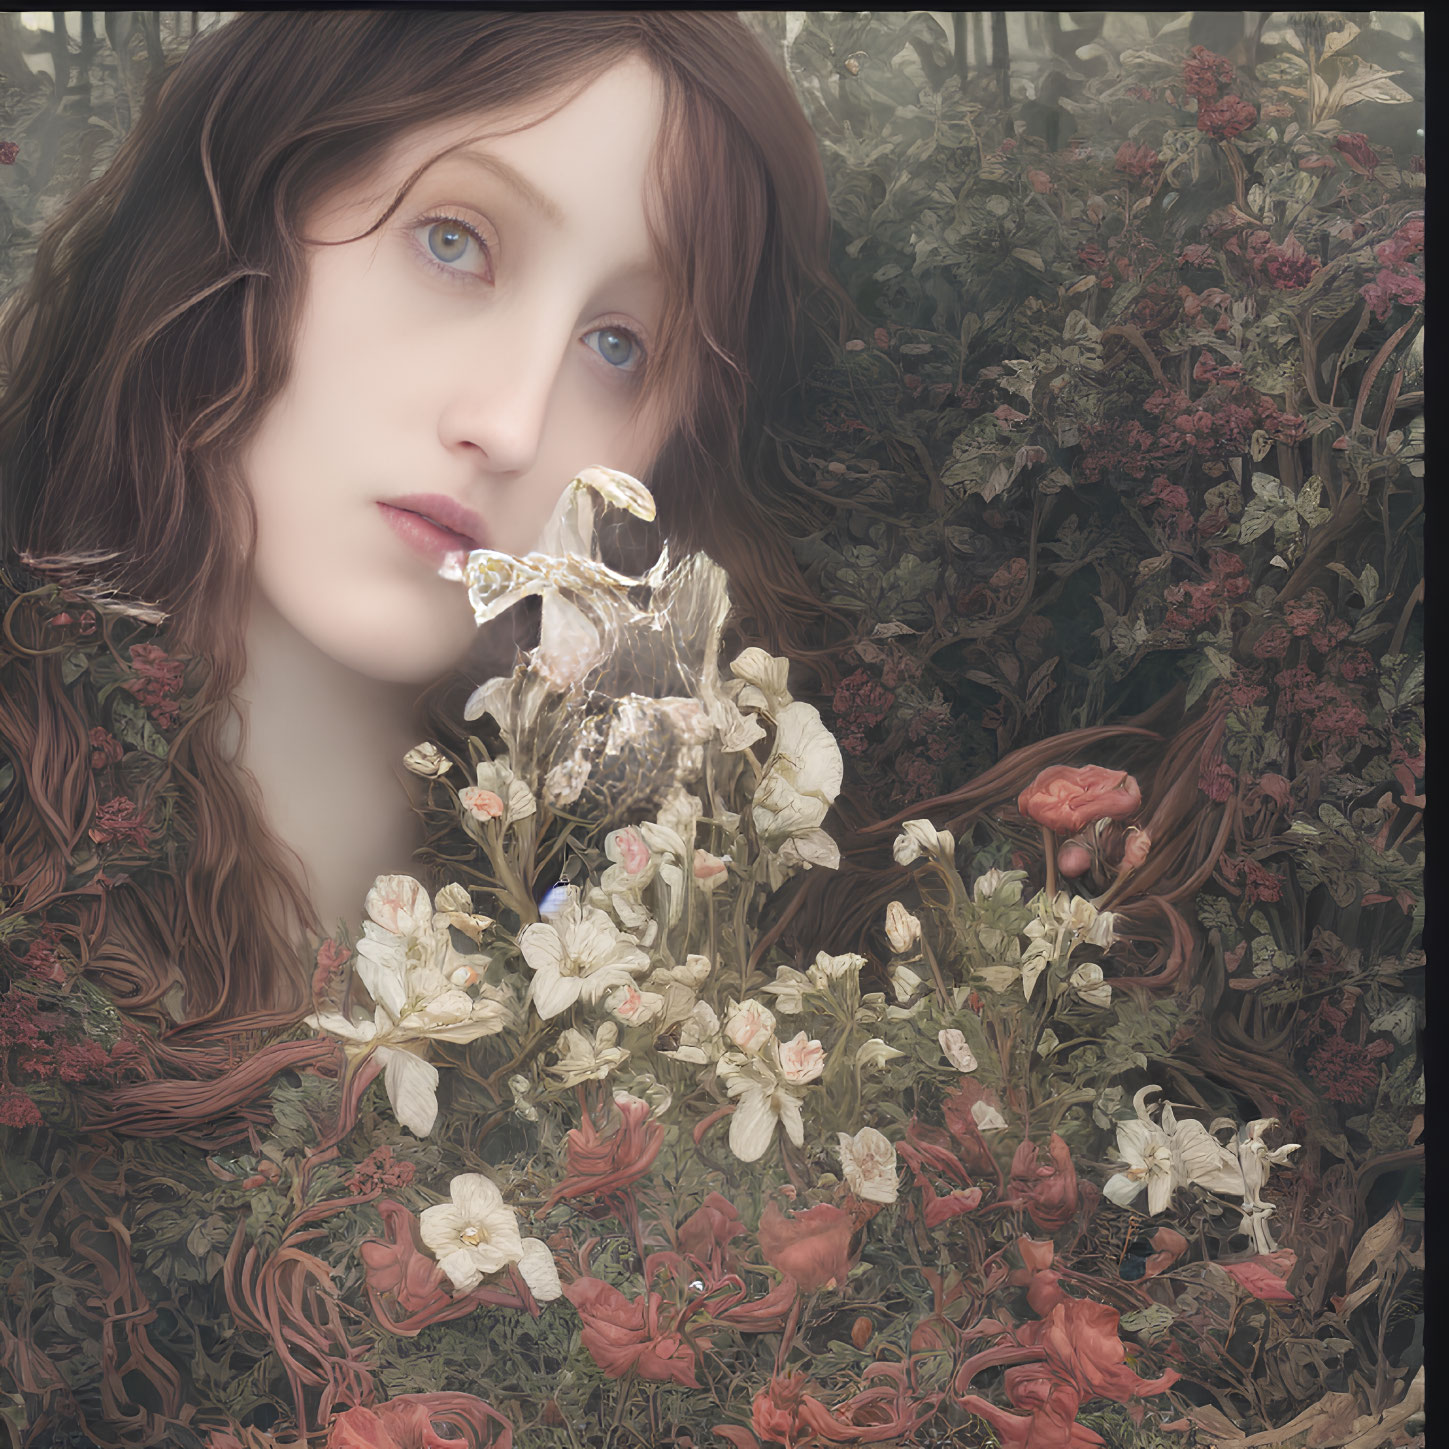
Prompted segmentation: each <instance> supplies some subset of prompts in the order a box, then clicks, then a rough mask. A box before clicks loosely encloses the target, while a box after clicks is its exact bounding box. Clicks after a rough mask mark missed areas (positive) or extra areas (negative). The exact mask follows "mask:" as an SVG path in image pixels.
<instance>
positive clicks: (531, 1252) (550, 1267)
mask: <svg viewBox="0 0 1449 1449" xmlns="http://www.w3.org/2000/svg"><path fill="white" fill-rule="evenodd" d="M518 1275H519V1277H520V1278H522V1279H523V1281H524V1282H525V1283H526V1284H527V1285H528V1291H529V1292H530V1293H532V1294H533V1298H534V1302H536V1303H549V1302H551V1301H552V1300H553V1299H555V1298H562V1297H563V1284H562V1283H560V1282H559V1279H558V1265H557V1264H556V1263H555V1262H554V1260H553V1253H552V1251H551V1250H550V1248H549V1246H548V1244H547V1243H545V1242H544V1241H543V1239H542V1238H525V1239H524V1240H523V1253H522V1255H521V1256H520V1257H519V1259H518Z"/></svg>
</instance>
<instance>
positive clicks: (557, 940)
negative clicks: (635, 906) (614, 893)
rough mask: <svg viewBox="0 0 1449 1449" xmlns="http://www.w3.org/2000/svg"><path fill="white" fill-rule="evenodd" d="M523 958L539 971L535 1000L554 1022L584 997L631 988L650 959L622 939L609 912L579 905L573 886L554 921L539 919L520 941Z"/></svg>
mask: <svg viewBox="0 0 1449 1449" xmlns="http://www.w3.org/2000/svg"><path fill="white" fill-rule="evenodd" d="M518 945H519V949H520V950H521V951H522V952H523V959H524V960H525V961H526V962H527V963H528V965H529V967H530V968H531V969H532V971H533V972H534V977H533V986H532V988H531V990H532V997H533V1005H534V1008H535V1009H536V1010H537V1012H538V1014H539V1015H540V1016H541V1017H542V1018H543V1019H544V1020H545V1021H548V1020H549V1019H551V1018H552V1017H555V1016H557V1015H559V1013H560V1012H563V1011H567V1010H568V1008H569V1007H571V1006H572V1005H573V1004H574V1002H576V1001H578V1000H579V998H580V997H582V998H583V999H584V1000H586V1001H597V1000H598V999H599V997H601V996H602V995H603V994H604V993H605V992H606V991H611V990H612V989H613V988H614V987H616V986H627V985H628V984H629V983H630V982H631V981H632V980H633V977H634V975H635V974H636V973H638V972H640V971H643V970H645V969H647V967H648V965H649V955H648V953H647V952H646V951H643V950H641V949H640V947H639V945H638V943H637V942H636V941H634V940H633V939H632V938H631V937H629V936H624V935H621V934H620V933H619V931H618V929H617V928H616V927H615V925H614V923H613V922H612V921H611V920H610V919H609V918H608V916H606V915H605V914H604V913H603V911H600V910H596V909H595V908H594V907H593V906H586V905H583V904H582V903H581V902H580V901H579V897H578V889H577V887H574V886H570V887H569V888H568V891H567V899H566V900H565V902H564V905H563V907H562V909H561V910H560V911H559V912H558V914H557V915H556V916H555V917H554V919H553V920H552V921H535V922H534V923H533V925H531V926H528V927H526V928H525V929H524V931H523V933H522V935H520V936H519V938H518Z"/></svg>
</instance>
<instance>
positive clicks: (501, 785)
mask: <svg viewBox="0 0 1449 1449" xmlns="http://www.w3.org/2000/svg"><path fill="white" fill-rule="evenodd" d="M475 775H476V783H475V784H474V785H473V786H472V787H471V788H473V789H474V790H483V791H486V792H487V793H489V794H490V795H493V796H495V797H496V798H497V799H499V800H500V801H502V803H503V814H502V816H501V818H502V820H503V823H504V824H505V825H511V824H512V823H513V822H514V821H515V820H523V819H526V818H527V817H528V816H530V815H533V814H536V813H537V811H538V804H537V802H536V801H535V800H534V798H533V794H532V792H531V791H530V790H529V788H528V786H527V785H525V784H524V783H523V781H522V780H520V779H519V778H518V776H517V775H515V774H514V773H513V770H512V769H511V768H510V766H509V764H508V761H507V759H497V760H480V761H479V763H478V767H477V770H476V771H475ZM463 794H464V792H463V791H461V790H460V791H459V792H458V798H459V799H462V797H463ZM465 804H466V802H465Z"/></svg>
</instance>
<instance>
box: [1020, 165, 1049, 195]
mask: <svg viewBox="0 0 1449 1449" xmlns="http://www.w3.org/2000/svg"><path fill="white" fill-rule="evenodd" d="M1026 179H1027V180H1028V181H1029V182H1031V189H1032V190H1033V191H1035V192H1036V193H1037V194H1038V195H1039V196H1046V195H1047V194H1048V193H1049V192H1050V191H1051V190H1052V179H1051V177H1050V176H1048V175H1047V174H1046V172H1045V171H1036V170H1031V171H1028V172H1027V173H1026Z"/></svg>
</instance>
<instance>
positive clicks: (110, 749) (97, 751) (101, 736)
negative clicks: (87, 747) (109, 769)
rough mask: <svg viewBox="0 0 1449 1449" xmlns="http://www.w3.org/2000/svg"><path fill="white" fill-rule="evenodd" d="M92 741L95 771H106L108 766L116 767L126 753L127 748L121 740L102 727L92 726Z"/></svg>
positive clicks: (92, 760)
mask: <svg viewBox="0 0 1449 1449" xmlns="http://www.w3.org/2000/svg"><path fill="white" fill-rule="evenodd" d="M90 740H91V769H93V770H104V769H105V768H106V766H107V765H114V764H115V763H116V761H117V760H119V759H120V758H121V756H122V755H123V754H125V752H126V747H125V746H124V745H123V744H122V743H121V742H120V740H118V739H117V738H116V737H115V735H113V734H112V733H111V732H110V730H108V729H104V728H102V727H101V726H100V725H92V726H91V735H90Z"/></svg>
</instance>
